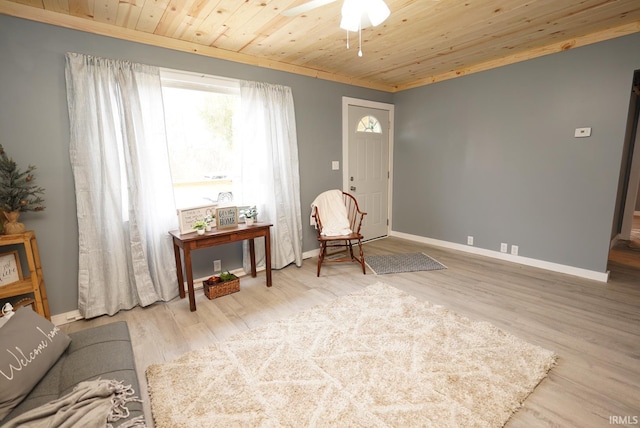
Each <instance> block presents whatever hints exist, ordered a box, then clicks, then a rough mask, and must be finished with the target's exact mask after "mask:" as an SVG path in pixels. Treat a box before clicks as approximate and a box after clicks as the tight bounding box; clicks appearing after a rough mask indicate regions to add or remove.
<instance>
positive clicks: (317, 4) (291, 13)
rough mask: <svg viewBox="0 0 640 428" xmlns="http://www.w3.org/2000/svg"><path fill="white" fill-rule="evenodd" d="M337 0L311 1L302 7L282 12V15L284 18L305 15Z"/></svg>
mask: <svg viewBox="0 0 640 428" xmlns="http://www.w3.org/2000/svg"><path fill="white" fill-rule="evenodd" d="M334 1H336V0H311V1H308V2H306V3H303V4H301V5H300V6H296V7H292V8H291V9H287V10H285V11H282V12H281V13H282V15H284V16H296V15H300V14H303V13H305V12H309V11H310V10H313V9H315V8H317V7H320V6H324V5H325V4H329V3H333V2H334Z"/></svg>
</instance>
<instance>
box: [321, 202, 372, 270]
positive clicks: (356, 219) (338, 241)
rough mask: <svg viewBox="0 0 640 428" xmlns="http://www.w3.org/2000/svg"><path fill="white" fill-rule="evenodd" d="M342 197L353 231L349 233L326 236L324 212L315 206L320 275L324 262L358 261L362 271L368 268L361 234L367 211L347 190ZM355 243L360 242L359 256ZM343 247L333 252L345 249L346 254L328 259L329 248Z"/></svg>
mask: <svg viewBox="0 0 640 428" xmlns="http://www.w3.org/2000/svg"><path fill="white" fill-rule="evenodd" d="M342 198H343V201H344V205H345V207H346V209H347V218H348V220H349V228H350V229H351V231H352V232H351V233H350V234H348V235H339V236H326V235H323V234H322V214H321V213H320V212H319V210H318V207H317V206H314V207H313V214H312V215H313V218H314V220H315V223H316V231H317V233H318V242H319V243H320V254H319V255H318V274H317V276H320V268H321V267H322V263H325V262H326V263H340V262H356V263H360V265H361V266H362V273H363V274H365V275H366V273H367V272H366V269H365V265H364V251H363V250H362V235H361V234H360V228H361V227H362V220H363V219H364V216H365V215H367V213H365V212H362V211H360V208H359V207H358V201H357V200H356V198H354V197H353V196H352V195H350V194H349V193H346V192H342ZM354 243H356V244H358V249H359V252H360V255H359V257H356V256H355V255H354V253H353V245H354ZM329 248H331V249H333V248H342V250H341V251H336V252H334V253H330V255H332V254H336V253H339V252H342V251H344V252H345V253H346V254H345V255H344V256H343V257H339V258H329V259H327V258H326V256H327V249H329Z"/></svg>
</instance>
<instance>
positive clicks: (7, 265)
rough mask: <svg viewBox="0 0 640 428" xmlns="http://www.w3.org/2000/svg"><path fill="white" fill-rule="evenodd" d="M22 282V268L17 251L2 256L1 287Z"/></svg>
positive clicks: (0, 265) (0, 256)
mask: <svg viewBox="0 0 640 428" xmlns="http://www.w3.org/2000/svg"><path fill="white" fill-rule="evenodd" d="M18 281H22V268H21V267H20V258H19V257H18V252H17V251H11V252H9V253H4V254H0V287H4V286H5V285H10V284H13V283H14V282H18Z"/></svg>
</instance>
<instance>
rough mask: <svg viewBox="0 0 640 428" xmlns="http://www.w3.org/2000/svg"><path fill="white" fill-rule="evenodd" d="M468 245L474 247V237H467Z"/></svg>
mask: <svg viewBox="0 0 640 428" xmlns="http://www.w3.org/2000/svg"><path fill="white" fill-rule="evenodd" d="M467 245H473V236H467Z"/></svg>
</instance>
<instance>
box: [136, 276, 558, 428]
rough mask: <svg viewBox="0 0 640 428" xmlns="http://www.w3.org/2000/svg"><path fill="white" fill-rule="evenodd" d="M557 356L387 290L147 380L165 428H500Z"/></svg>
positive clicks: (220, 346)
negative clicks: (427, 427)
mask: <svg viewBox="0 0 640 428" xmlns="http://www.w3.org/2000/svg"><path fill="white" fill-rule="evenodd" d="M555 358H556V357H555V355H554V354H553V352H550V351H547V350H545V349H543V348H540V347H538V346H534V345H532V344H529V343H527V342H525V341H523V340H521V339H519V338H517V337H515V336H512V335H510V334H508V333H505V332H504V331H502V330H500V329H498V328H496V327H495V326H493V325H491V324H489V323H486V322H473V321H470V320H469V319H467V318H465V317H462V316H460V315H457V314H456V313H454V312H451V311H449V310H447V309H446V308H444V307H442V306H437V305H432V304H430V303H428V302H423V301H419V300H417V299H416V298H414V297H412V296H410V295H408V294H406V293H405V292H403V291H401V290H398V289H396V288H394V287H391V286H389V285H386V284H383V283H377V284H375V285H371V286H369V287H367V288H364V289H362V290H360V291H358V292H356V293H353V294H350V295H347V296H343V297H339V298H337V299H336V300H334V301H332V302H330V303H328V304H326V305H322V306H317V307H315V308H312V309H310V310H307V311H304V312H301V313H299V314H298V315H295V316H293V317H291V318H287V319H284V320H281V321H275V322H272V323H269V324H266V325H264V326H262V327H259V328H256V329H253V330H249V331H247V332H245V333H241V334H238V335H236V336H234V337H232V338H230V339H228V340H225V341H223V342H220V343H216V344H213V345H211V346H209V347H207V348H204V349H201V350H198V351H193V352H190V353H187V354H185V355H183V356H182V357H179V358H178V359H175V360H173V361H169V362H165V363H160V364H154V365H151V366H149V367H148V369H147V371H146V374H147V379H148V385H149V393H150V396H151V408H152V413H153V417H154V421H155V426H156V427H157V428H166V427H171V428H175V427H189V428H192V427H213V426H221V427H222V426H224V427H329V426H331V427H334V426H340V427H342V426H344V427H347V426H348V427H402V426H430V427H438V428H444V427H462V426H463V427H501V426H503V425H504V424H505V422H506V421H507V420H508V419H509V418H510V416H511V415H512V414H513V413H514V412H515V411H517V409H518V408H519V407H520V406H521V404H522V402H523V401H524V400H525V399H526V398H527V396H528V395H529V394H530V393H531V392H532V391H533V390H534V388H535V387H536V385H538V383H539V382H540V381H542V379H544V378H545V377H546V375H547V372H548V371H549V370H550V369H551V368H552V366H553V365H554V362H555Z"/></svg>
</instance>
